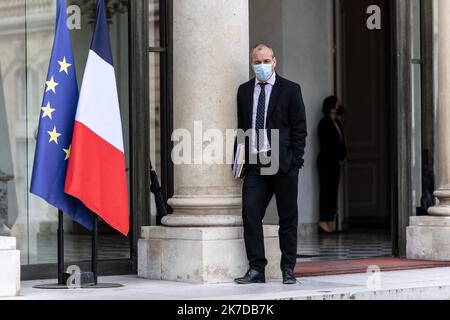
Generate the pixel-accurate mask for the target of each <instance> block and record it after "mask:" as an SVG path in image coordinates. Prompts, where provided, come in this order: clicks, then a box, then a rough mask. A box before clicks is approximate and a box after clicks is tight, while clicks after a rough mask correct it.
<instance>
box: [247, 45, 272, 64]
mask: <svg viewBox="0 0 450 320" xmlns="http://www.w3.org/2000/svg"><path fill="white" fill-rule="evenodd" d="M258 48H259V49H258ZM264 48H267V49H269V50H270V52H272V58H275V53H274V51H273V49H272V48H271V47H270V46H268V45H267V44H265V43H260V44H258V45H256V46H254V47H253V48H252V49H251V50H250V60H252V59H253V53H254V52H255V50H256V49H258V50H262V49H264Z"/></svg>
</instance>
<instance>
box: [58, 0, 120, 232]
mask: <svg viewBox="0 0 450 320" xmlns="http://www.w3.org/2000/svg"><path fill="white" fill-rule="evenodd" d="M65 192H66V193H68V194H70V195H72V196H73V197H75V198H78V199H79V200H81V201H82V202H83V203H84V205H85V206H86V207H88V208H89V209H90V210H91V211H93V212H94V213H96V214H97V215H98V216H100V217H101V218H102V219H103V220H104V221H105V222H106V223H108V224H109V225H110V226H111V227H113V228H114V229H116V230H117V231H119V232H120V233H122V234H123V235H127V234H128V231H129V209H128V191H127V180H126V169H125V153H124V147H123V137H122V123H121V119H120V110H119V99H118V95H117V86H116V77H115V73H114V66H113V59H112V51H111V42H110V39H109V31H108V23H107V20H106V12H105V4H104V1H103V0H97V19H96V24H95V29H94V35H93V39H92V44H91V49H90V51H89V56H88V60H87V64H86V69H85V72H84V77H83V83H82V86H81V90H80V98H79V101H78V107H77V113H76V117H75V124H74V131H73V137H72V147H71V153H70V159H69V164H68V168H67V175H66V181H65Z"/></svg>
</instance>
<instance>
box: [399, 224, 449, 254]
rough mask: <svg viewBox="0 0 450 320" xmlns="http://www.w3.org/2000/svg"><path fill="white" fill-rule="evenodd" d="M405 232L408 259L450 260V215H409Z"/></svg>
mask: <svg viewBox="0 0 450 320" xmlns="http://www.w3.org/2000/svg"><path fill="white" fill-rule="evenodd" d="M406 234H407V235H406V251H407V258H408V259H417V260H430V261H450V217H434V216H420V217H411V219H410V226H409V227H408V228H407V231H406Z"/></svg>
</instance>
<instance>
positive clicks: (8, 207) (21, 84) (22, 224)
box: [0, 0, 132, 278]
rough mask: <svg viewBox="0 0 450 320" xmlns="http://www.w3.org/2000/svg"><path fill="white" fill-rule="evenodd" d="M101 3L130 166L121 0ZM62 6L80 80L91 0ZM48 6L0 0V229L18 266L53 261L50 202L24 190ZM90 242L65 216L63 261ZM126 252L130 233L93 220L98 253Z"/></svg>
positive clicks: (125, 20)
mask: <svg viewBox="0 0 450 320" xmlns="http://www.w3.org/2000/svg"><path fill="white" fill-rule="evenodd" d="M105 3H106V4H107V8H108V12H107V16H108V22H109V28H110V36H111V42H112V50H113V60H114V65H115V71H116V78H117V86H118V93H119V102H120V108H121V116H122V125H123V132H124V144H125V152H126V158H127V159H126V162H127V171H128V173H130V170H129V168H130V134H129V132H130V117H129V110H130V108H129V104H130V92H129V88H130V81H129V79H130V72H129V58H130V57H129V43H130V42H129V1H128V0H125V1H124V0H106V1H105ZM67 6H68V8H69V9H68V14H69V17H70V18H72V19H78V20H73V21H79V24H77V23H75V24H74V25H73V29H72V30H71V33H72V46H73V50H74V56H75V61H74V65H75V66H76V70H77V78H78V84H79V86H80V85H81V82H82V79H83V72H84V67H85V64H86V58H87V55H88V50H89V47H90V43H91V38H92V31H93V23H94V20H95V1H85V0H68V1H67ZM55 11H56V1H55V0H26V1H24V0H16V1H1V3H0V148H1V152H0V210H1V211H0V235H10V236H14V237H16V238H17V246H18V249H19V250H20V251H21V262H22V265H23V266H32V265H43V264H44V265H47V264H50V265H54V264H55V263H56V261H57V241H56V240H57V236H56V231H57V209H55V208H53V207H51V206H49V205H48V204H47V203H46V202H45V201H43V200H41V199H40V198H38V197H36V196H34V195H32V194H30V193H29V189H30V188H29V186H30V179H31V172H32V166H33V159H34V152H35V146H36V133H37V127H38V121H39V117H40V114H41V107H42V105H41V103H42V96H43V90H44V88H45V86H44V85H45V81H46V76H47V69H48V64H49V60H50V54H51V49H52V44H53V37H54V27H55ZM70 18H69V19H70ZM129 175H130V174H129ZM128 178H129V181H130V177H128ZM129 189H130V188H129ZM90 248H91V246H90V234H89V232H88V231H87V230H85V229H83V228H82V227H81V226H79V225H78V224H76V223H74V222H73V221H72V220H71V219H70V218H69V217H68V216H65V260H66V263H70V264H77V263H78V262H82V261H87V260H89V259H90V255H91V251H90ZM131 254H132V241H131V235H130V236H128V237H124V236H121V235H120V234H119V233H117V232H115V231H114V230H112V229H111V228H110V227H109V226H107V225H106V224H105V223H103V222H100V224H99V260H100V261H111V260H130V259H131ZM112 269H113V268H112ZM26 270H30V273H31V275H30V274H28V275H27V276H26V277H27V278H32V277H33V275H32V271H33V269H26V268H25V271H26ZM100 270H101V264H100ZM26 273H27V271H26ZM54 275H55V276H56V273H55V274H54Z"/></svg>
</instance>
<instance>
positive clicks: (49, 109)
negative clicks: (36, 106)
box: [41, 102, 56, 119]
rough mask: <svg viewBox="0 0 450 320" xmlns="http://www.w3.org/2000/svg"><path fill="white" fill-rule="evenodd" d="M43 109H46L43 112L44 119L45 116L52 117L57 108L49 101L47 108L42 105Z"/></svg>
mask: <svg viewBox="0 0 450 320" xmlns="http://www.w3.org/2000/svg"><path fill="white" fill-rule="evenodd" d="M41 109H42V111H44V113H43V114H42V119H43V118H45V117H49V118H50V119H52V113H53V112H55V110H56V109H53V108H52V107H51V106H50V102H49V103H47V106H46V107H45V108H44V107H42V108H41Z"/></svg>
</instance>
